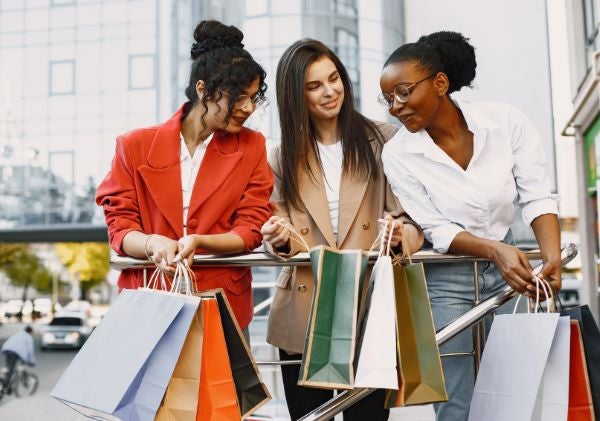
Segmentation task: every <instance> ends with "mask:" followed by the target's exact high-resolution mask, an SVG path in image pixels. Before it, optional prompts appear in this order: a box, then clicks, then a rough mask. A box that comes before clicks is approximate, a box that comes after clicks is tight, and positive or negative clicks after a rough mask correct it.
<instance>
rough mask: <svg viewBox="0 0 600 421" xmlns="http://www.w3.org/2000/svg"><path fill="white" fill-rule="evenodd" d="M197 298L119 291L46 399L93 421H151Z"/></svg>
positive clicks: (188, 325) (181, 345) (157, 292)
mask: <svg viewBox="0 0 600 421" xmlns="http://www.w3.org/2000/svg"><path fill="white" fill-rule="evenodd" d="M198 303H199V300H198V299H194V298H192V297H185V296H181V295H172V294H167V293H164V292H160V291H151V290H124V291H123V292H122V293H121V294H120V296H119V297H118V299H117V300H116V301H115V303H114V304H113V305H112V306H111V308H110V310H109V311H108V312H107V313H106V315H105V316H104V318H103V321H102V323H101V324H100V325H99V326H98V327H97V328H96V329H95V331H94V333H93V334H92V335H91V336H90V338H89V339H88V340H87V342H86V343H85V345H84V346H83V348H82V349H81V350H80V351H79V353H78V354H77V355H76V356H75V358H74V359H73V361H72V362H71V364H70V365H69V367H68V368H67V370H66V371H65V373H64V374H63V376H62V377H61V379H60V380H59V381H58V383H57V384H56V386H55V387H54V389H53V390H52V392H51V393H50V395H51V396H53V397H55V398H57V399H58V400H60V401H62V402H63V403H65V404H67V405H68V406H70V407H72V408H73V409H75V410H77V411H78V412H81V413H82V414H83V415H85V416H88V417H90V418H93V419H98V420H112V419H121V420H131V421H145V420H153V419H154V415H155V414H156V411H157V409H158V407H159V405H160V402H161V400H162V397H163V395H164V392H165V389H166V387H167V385H168V383H169V379H170V377H171V375H172V373H173V370H174V368H175V365H176V363H177V359H178V358H179V353H180V351H181V348H182V347H183V343H184V341H185V337H186V336H187V333H188V330H189V327H190V325H191V321H192V318H193V317H194V314H195V313H196V311H197V308H198Z"/></svg>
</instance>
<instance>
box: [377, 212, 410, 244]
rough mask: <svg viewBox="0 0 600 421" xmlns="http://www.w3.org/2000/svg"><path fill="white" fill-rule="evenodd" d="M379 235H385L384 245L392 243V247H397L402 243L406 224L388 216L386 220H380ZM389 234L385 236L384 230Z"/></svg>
mask: <svg viewBox="0 0 600 421" xmlns="http://www.w3.org/2000/svg"><path fill="white" fill-rule="evenodd" d="M378 222H379V233H380V234H382V235H385V237H384V238H383V241H384V244H386V246H387V244H388V241H389V242H390V247H397V246H398V245H399V244H400V243H401V242H402V233H403V232H404V224H403V223H402V221H396V220H394V218H392V217H391V216H390V215H386V216H385V218H382V219H379V220H378ZM392 222H394V229H393V230H390V227H391V226H392ZM386 227H387V232H385V234H383V232H384V230H386ZM390 231H391V236H392V238H391V240H390Z"/></svg>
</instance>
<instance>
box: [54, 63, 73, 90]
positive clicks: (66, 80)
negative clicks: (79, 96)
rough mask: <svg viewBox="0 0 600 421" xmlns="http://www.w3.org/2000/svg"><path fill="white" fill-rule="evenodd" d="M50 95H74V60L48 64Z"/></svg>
mask: <svg viewBox="0 0 600 421" xmlns="http://www.w3.org/2000/svg"><path fill="white" fill-rule="evenodd" d="M49 86H50V95H71V94H74V93H75V60H61V61H51V62H50V83H49Z"/></svg>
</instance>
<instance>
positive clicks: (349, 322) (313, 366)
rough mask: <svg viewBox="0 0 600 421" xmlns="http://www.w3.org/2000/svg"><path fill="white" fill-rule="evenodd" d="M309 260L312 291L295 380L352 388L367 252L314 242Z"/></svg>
mask: <svg viewBox="0 0 600 421" xmlns="http://www.w3.org/2000/svg"><path fill="white" fill-rule="evenodd" d="M310 261H311V266H312V271H313V277H314V282H315V289H314V295H313V300H312V305H311V310H310V315H309V319H308V330H307V334H306V342H305V346H304V353H303V356H302V364H301V366H300V378H299V379H298V384H300V385H303V386H313V387H322V388H332V389H352V388H353V384H354V356H355V349H356V340H357V320H358V310H359V301H360V298H361V295H362V291H363V289H364V279H365V272H366V268H367V262H368V254H367V253H366V252H364V251H362V250H335V249H332V248H329V247H325V246H319V247H315V248H313V249H312V250H311V251H310Z"/></svg>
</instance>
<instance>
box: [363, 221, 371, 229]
mask: <svg viewBox="0 0 600 421" xmlns="http://www.w3.org/2000/svg"><path fill="white" fill-rule="evenodd" d="M370 227H371V224H370V223H369V222H365V223H364V224H363V229H364V230H368V229H369V228H370Z"/></svg>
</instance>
